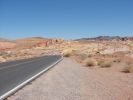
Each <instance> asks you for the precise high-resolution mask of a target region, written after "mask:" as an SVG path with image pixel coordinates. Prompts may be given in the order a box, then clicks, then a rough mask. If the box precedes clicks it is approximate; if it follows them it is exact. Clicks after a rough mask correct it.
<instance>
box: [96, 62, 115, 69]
mask: <svg viewBox="0 0 133 100" xmlns="http://www.w3.org/2000/svg"><path fill="white" fill-rule="evenodd" d="M98 65H99V66H100V67H101V68H108V67H111V65H112V62H111V61H105V60H100V61H98Z"/></svg>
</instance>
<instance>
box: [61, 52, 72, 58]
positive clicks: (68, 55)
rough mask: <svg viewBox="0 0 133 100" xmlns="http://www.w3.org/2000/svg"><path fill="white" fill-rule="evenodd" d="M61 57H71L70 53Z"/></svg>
mask: <svg viewBox="0 0 133 100" xmlns="http://www.w3.org/2000/svg"><path fill="white" fill-rule="evenodd" d="M63 56H64V57H70V56H71V53H69V52H67V53H64V54H63Z"/></svg>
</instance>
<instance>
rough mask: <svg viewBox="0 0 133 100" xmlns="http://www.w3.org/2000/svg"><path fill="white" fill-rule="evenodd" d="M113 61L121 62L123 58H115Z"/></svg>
mask: <svg viewBox="0 0 133 100" xmlns="http://www.w3.org/2000/svg"><path fill="white" fill-rule="evenodd" d="M113 62H116V63H120V62H121V59H120V58H115V59H114V60H113Z"/></svg>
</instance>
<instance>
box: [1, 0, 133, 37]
mask: <svg viewBox="0 0 133 100" xmlns="http://www.w3.org/2000/svg"><path fill="white" fill-rule="evenodd" d="M103 35H104V36H105V35H106V36H116V35H119V36H133V0H0V37H4V38H10V39H16V38H24V37H36V36H37V37H50V38H55V37H56V38H65V39H76V38H87V37H95V36H103Z"/></svg>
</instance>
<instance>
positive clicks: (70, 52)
mask: <svg viewBox="0 0 133 100" xmlns="http://www.w3.org/2000/svg"><path fill="white" fill-rule="evenodd" d="M72 51H73V50H72V49H67V50H64V51H63V56H64V57H70V56H71V55H72V53H73V52H72Z"/></svg>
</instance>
